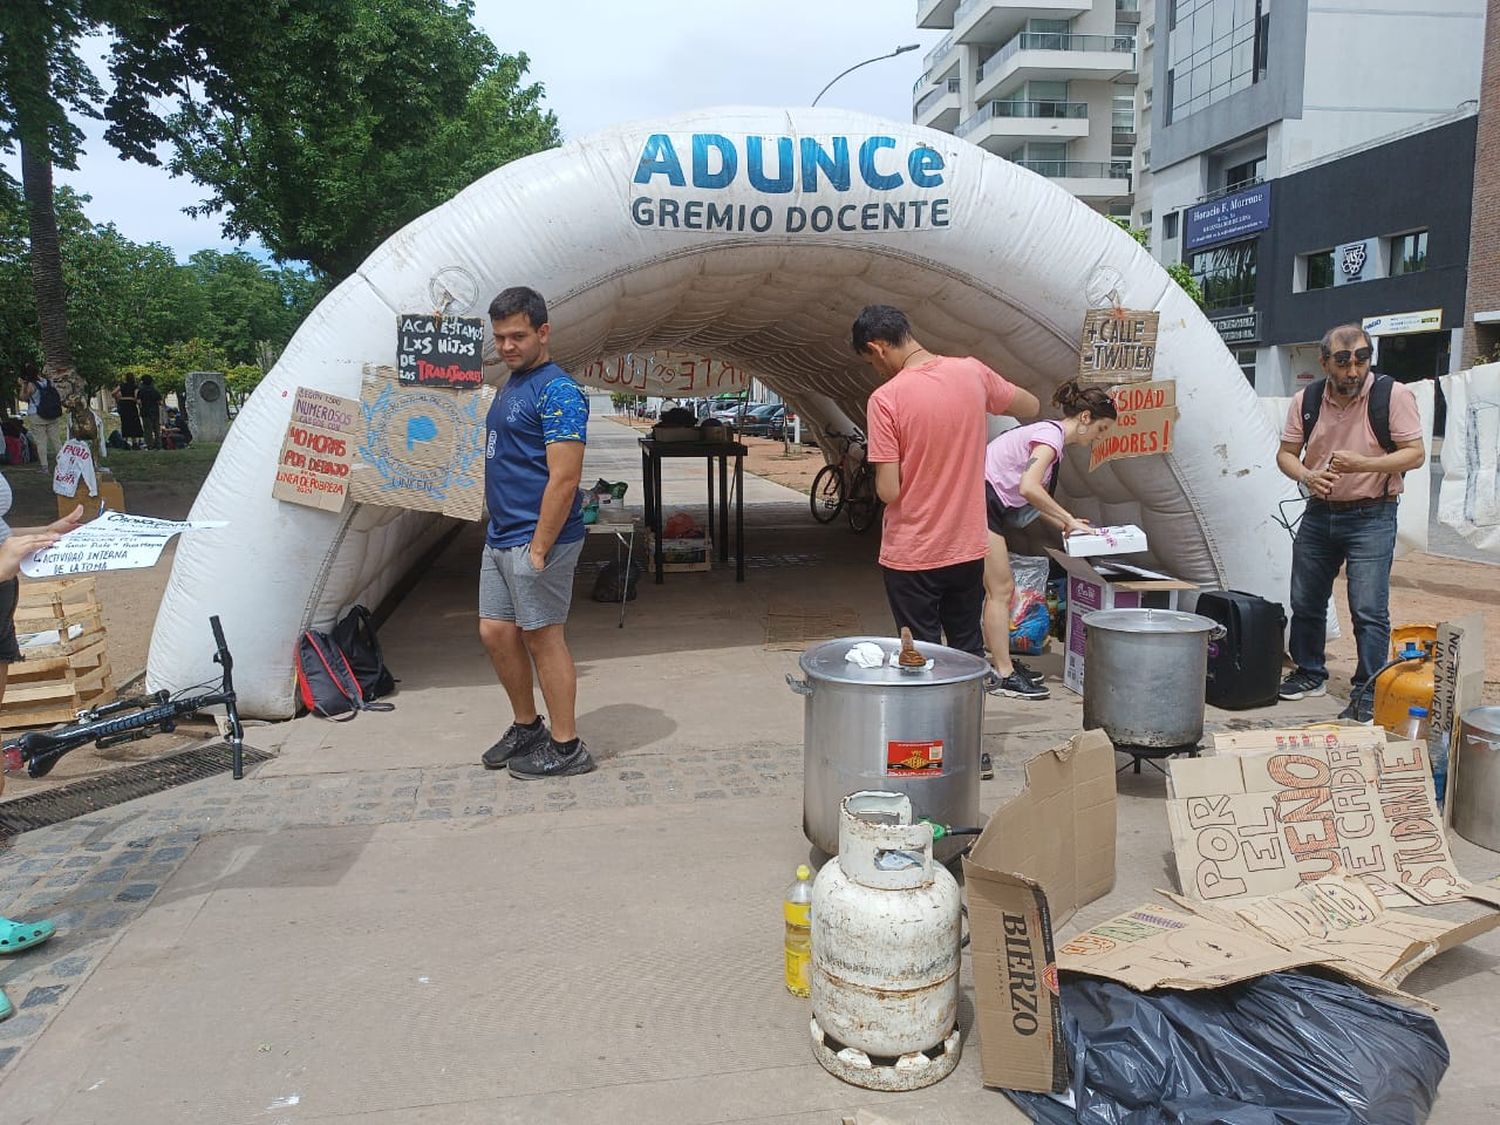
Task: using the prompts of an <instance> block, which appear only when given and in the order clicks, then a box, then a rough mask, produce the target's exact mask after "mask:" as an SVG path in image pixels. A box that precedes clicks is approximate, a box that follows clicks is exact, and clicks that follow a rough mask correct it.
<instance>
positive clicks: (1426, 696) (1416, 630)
mask: <svg viewBox="0 0 1500 1125" xmlns="http://www.w3.org/2000/svg"><path fill="white" fill-rule="evenodd" d="M1409 645H1415V646H1416V647H1417V648H1418V649H1420V650H1421V651H1422V657H1421V659H1418V660H1407V661H1405V662H1403V663H1401V664H1398V665H1396V666H1395V667H1394V668H1390V669H1387V670H1386V671H1385V672H1383V673H1381V674H1380V675H1379V676H1377V677H1376V678H1375V725H1376V726H1380V727H1384V728H1385V729H1386V730H1388V731H1390V732H1391V733H1392V734H1395V735H1405V733H1406V725H1407V721H1408V719H1409V717H1410V712H1411V709H1412V708H1413V707H1426V708H1428V709H1429V710H1431V708H1432V652H1433V649H1434V648H1436V647H1437V626H1436V625H1400V626H1398V627H1396V628H1395V629H1392V630H1391V658H1392V659H1395V658H1396V657H1397V656H1400V655H1401V653H1402V651H1403V650H1405V649H1406V648H1407V647H1408V646H1409Z"/></svg>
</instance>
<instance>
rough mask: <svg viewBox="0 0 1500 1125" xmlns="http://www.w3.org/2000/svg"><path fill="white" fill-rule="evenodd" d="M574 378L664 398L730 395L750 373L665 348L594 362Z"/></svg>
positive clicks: (723, 362)
mask: <svg viewBox="0 0 1500 1125" xmlns="http://www.w3.org/2000/svg"><path fill="white" fill-rule="evenodd" d="M576 378H577V379H578V381H579V382H580V383H582V384H584V385H585V386H589V387H602V388H603V389H605V390H607V391H612V392H616V393H624V394H637V395H664V396H666V397H668V398H686V397H693V396H698V395H711V394H726V393H733V392H736V391H744V390H747V389H748V388H749V386H750V373H749V372H748V371H746V370H745V369H744V368H743V367H740V366H738V365H737V364H735V363H734V362H733V361H731V360H727V359H720V358H718V357H717V356H712V355H705V354H703V353H701V352H674V351H670V350H667V349H665V348H662V349H658V350H656V351H653V352H631V353H627V354H625V355H617V356H614V357H613V358H611V359H596V360H594V361H593V362H592V363H590V364H588V365H587V366H585V367H583V368H582V369H580V370H579V371H578V372H577V373H576Z"/></svg>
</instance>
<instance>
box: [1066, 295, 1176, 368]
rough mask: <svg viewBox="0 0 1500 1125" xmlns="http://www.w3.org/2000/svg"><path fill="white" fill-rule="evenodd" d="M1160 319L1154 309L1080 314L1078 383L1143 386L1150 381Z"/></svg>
mask: <svg viewBox="0 0 1500 1125" xmlns="http://www.w3.org/2000/svg"><path fill="white" fill-rule="evenodd" d="M1122 314H1123V315H1122ZM1160 320H1161V314H1160V313H1158V312H1156V311H1155V310H1154V309H1147V310H1141V311H1137V310H1132V309H1122V310H1120V311H1119V312H1116V310H1114V309H1089V311H1088V312H1086V313H1084V314H1083V339H1082V341H1081V342H1080V344H1079V347H1078V379H1079V382H1082V383H1144V382H1145V381H1146V380H1148V379H1150V378H1151V372H1152V370H1153V369H1154V368H1155V366H1156V329H1157V324H1158V322H1159V321H1160Z"/></svg>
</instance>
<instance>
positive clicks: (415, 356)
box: [396, 313, 487, 390]
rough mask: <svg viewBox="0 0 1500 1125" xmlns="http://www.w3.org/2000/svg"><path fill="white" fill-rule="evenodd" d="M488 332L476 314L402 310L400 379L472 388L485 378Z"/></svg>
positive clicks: (398, 347)
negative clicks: (456, 314) (485, 352)
mask: <svg viewBox="0 0 1500 1125" xmlns="http://www.w3.org/2000/svg"><path fill="white" fill-rule="evenodd" d="M486 334H487V332H486V326H485V323H484V321H483V320H481V319H480V318H479V317H477V316H439V315H437V314H434V313H402V314H401V315H400V316H398V317H397V318H396V377H397V380H398V381H399V382H400V383H402V384H403V385H408V386H421V387H456V388H459V389H462V390H473V389H474V388H476V387H478V386H479V385H480V384H481V383H483V382H484V366H483V365H484V341H485V337H486Z"/></svg>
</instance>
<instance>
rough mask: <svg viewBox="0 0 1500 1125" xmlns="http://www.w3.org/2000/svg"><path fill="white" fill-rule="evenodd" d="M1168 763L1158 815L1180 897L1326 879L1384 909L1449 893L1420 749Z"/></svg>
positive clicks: (1449, 867) (1315, 751) (1449, 874)
mask: <svg viewBox="0 0 1500 1125" xmlns="http://www.w3.org/2000/svg"><path fill="white" fill-rule="evenodd" d="M1168 765H1169V769H1170V773H1169V775H1168V776H1169V781H1168V786H1169V796H1168V800H1167V820H1168V822H1169V823H1170V824H1171V827H1172V850H1173V851H1174V852H1175V853H1176V856H1177V877H1178V879H1179V880H1180V882H1181V884H1182V889H1183V892H1184V893H1185V894H1187V895H1188V896H1189V897H1192V898H1198V899H1208V900H1210V901H1217V900H1220V899H1235V898H1240V897H1242V896H1245V895H1268V894H1275V893H1277V892H1279V891H1288V890H1291V889H1293V888H1295V887H1297V886H1298V885H1299V884H1301V883H1307V882H1311V881H1312V880H1314V879H1319V878H1322V877H1323V876H1325V875H1337V874H1346V875H1352V876H1354V877H1356V878H1359V879H1361V880H1363V881H1364V883H1365V885H1366V886H1367V887H1369V888H1370V890H1371V891H1372V892H1373V893H1374V894H1375V897H1376V898H1378V899H1379V900H1380V902H1381V903H1382V904H1383V905H1386V906H1401V905H1409V903H1410V900H1411V899H1413V898H1414V899H1416V900H1417V901H1418V902H1424V903H1437V902H1456V901H1458V898H1459V897H1460V894H1459V891H1460V885H1461V880H1460V879H1459V876H1458V868H1457V867H1455V866H1454V864H1453V857H1452V855H1451V854H1450V853H1449V851H1448V840H1447V837H1446V836H1445V835H1444V834H1443V827H1442V819H1441V818H1440V817H1439V815H1438V811H1437V802H1436V798H1435V795H1434V793H1433V789H1432V770H1431V769H1430V768H1429V767H1428V764H1427V747H1426V746H1425V745H1424V744H1422V743H1420V742H1389V743H1385V744H1383V745H1380V746H1375V747H1369V746H1336V747H1330V748H1328V749H1321V748H1318V747H1313V746H1308V747H1304V748H1299V749H1298V750H1296V751H1294V752H1288V753H1283V752H1271V753H1265V754H1231V755H1226V756H1215V757H1211V758H1195V759H1184V760H1181V761H1174V762H1170V763H1169V764H1168Z"/></svg>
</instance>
